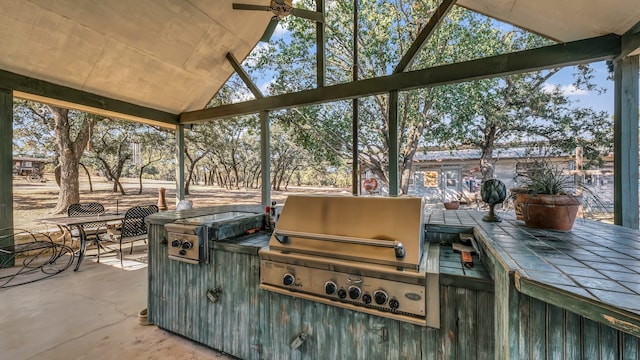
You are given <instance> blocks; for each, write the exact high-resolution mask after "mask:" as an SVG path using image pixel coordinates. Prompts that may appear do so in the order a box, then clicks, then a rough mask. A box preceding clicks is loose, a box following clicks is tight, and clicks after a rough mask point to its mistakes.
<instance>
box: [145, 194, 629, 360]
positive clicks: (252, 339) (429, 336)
mask: <svg viewBox="0 0 640 360" xmlns="http://www.w3.org/2000/svg"><path fill="white" fill-rule="evenodd" d="M247 210H253V211H256V212H260V211H261V209H260V208H259V207H257V206H256V207H248V206H243V205H238V206H222V207H215V208H202V209H192V210H185V211H177V212H176V211H168V212H162V213H159V214H156V215H153V216H151V217H149V218H148V220H147V222H148V223H149V224H150V229H149V240H150V241H149V294H148V302H149V304H148V316H149V321H150V322H152V323H154V324H156V325H157V326H159V327H160V328H163V329H166V330H169V331H171V332H174V333H177V334H180V335H183V336H185V337H187V338H190V339H192V340H194V341H197V342H199V343H202V344H205V345H207V346H210V347H212V348H215V349H218V350H221V351H223V352H226V353H229V354H231V355H234V356H237V357H239V358H243V359H297V358H299V359H396V358H405V359H420V358H422V359H440V358H446V359H494V358H496V359H540V358H545V357H549V358H557V359H576V358H594V359H609V358H611V359H616V358H620V359H639V358H640V344H639V341H638V334H639V331H638V329H640V321H639V318H640V315H639V314H640V310H638V308H637V307H639V306H640V300H638V292H639V291H640V289H638V286H640V285H639V284H640V277H639V275H638V273H639V272H640V271H639V270H638V265H637V264H638V261H639V260H638V258H640V250H639V249H640V245H639V244H640V241H639V240H638V239H640V233H639V232H638V231H633V230H629V229H625V228H621V227H616V226H611V225H605V224H600V223H595V222H590V221H578V222H577V223H576V225H575V226H574V229H573V230H572V231H571V232H569V233H556V232H546V231H540V230H533V229H529V228H527V227H525V226H524V225H523V224H521V223H520V222H518V221H515V220H511V219H506V220H504V221H503V222H502V223H485V222H483V221H482V220H481V218H482V216H483V215H484V214H483V213H480V212H472V211H469V212H468V211H438V212H433V213H428V214H425V216H424V222H425V225H424V228H425V229H426V232H425V239H426V240H425V241H427V242H428V243H429V246H425V249H424V251H429V249H433V248H434V247H435V246H437V248H439V252H440V254H439V266H438V268H439V296H438V298H439V309H440V314H439V315H440V316H439V317H440V319H439V324H440V328H439V329H437V328H432V327H427V326H422V325H415V324H412V323H408V322H406V321H400V320H396V319H393V318H388V317H384V316H377V315H375V314H370V313H365V312H361V311H355V310H352V309H349V308H343V307H339V306H334V305H330V304H325V303H321V302H317V301H312V300H308V299H304V298H300V297H293V296H289V295H286V294H280V293H277V292H272V291H266V290H264V289H261V288H260V280H261V279H260V257H259V250H260V249H261V248H263V247H264V246H266V245H267V244H268V242H269V238H270V235H271V234H270V232H269V231H265V230H262V231H259V232H256V233H252V234H246V235H240V236H237V237H234V238H231V239H226V240H223V241H213V242H210V243H209V244H208V247H209V254H208V263H206V264H191V263H187V262H181V261H176V260H171V259H169V257H168V247H170V246H171V245H170V244H169V242H170V241H171V240H170V239H168V237H167V232H166V230H165V227H164V224H166V223H171V222H174V221H175V220H179V219H184V218H192V217H198V216H203V215H208V214H213V213H219V212H235V211H247ZM460 233H467V234H469V233H471V234H473V235H474V237H475V242H476V246H477V248H478V251H479V252H480V255H481V258H482V259H483V263H481V262H480V261H479V259H478V257H477V256H476V255H474V258H473V260H474V266H473V268H471V269H469V268H465V267H463V266H462V265H461V263H460V262H459V256H460V255H459V254H458V253H454V252H453V250H452V249H451V247H449V246H448V245H450V244H451V243H452V242H456V241H457V239H459V234H460ZM616 249H617V250H616ZM485 266H486V269H485ZM489 274H490V275H489ZM492 278H493V279H492ZM609 294H610V295H609Z"/></svg>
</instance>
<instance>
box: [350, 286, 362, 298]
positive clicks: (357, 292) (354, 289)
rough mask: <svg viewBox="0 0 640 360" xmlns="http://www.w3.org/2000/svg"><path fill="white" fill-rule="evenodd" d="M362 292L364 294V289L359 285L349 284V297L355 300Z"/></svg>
mask: <svg viewBox="0 0 640 360" xmlns="http://www.w3.org/2000/svg"><path fill="white" fill-rule="evenodd" d="M361 294H362V290H360V288H359V287H357V286H349V297H350V298H352V299H353V300H355V299H357V298H359V297H360V295H361Z"/></svg>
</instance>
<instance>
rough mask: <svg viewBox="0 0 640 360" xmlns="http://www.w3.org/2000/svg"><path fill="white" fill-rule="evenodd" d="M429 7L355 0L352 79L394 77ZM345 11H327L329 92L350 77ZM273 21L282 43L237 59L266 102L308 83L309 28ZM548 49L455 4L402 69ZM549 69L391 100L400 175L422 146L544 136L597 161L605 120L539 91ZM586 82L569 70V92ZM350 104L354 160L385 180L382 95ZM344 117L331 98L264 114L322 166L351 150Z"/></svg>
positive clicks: (488, 144)
mask: <svg viewBox="0 0 640 360" xmlns="http://www.w3.org/2000/svg"><path fill="white" fill-rule="evenodd" d="M438 4H439V2H436V1H422V2H414V1H408V0H399V1H394V2H387V1H380V0H362V1H360V6H359V9H360V14H359V21H358V24H359V27H360V31H359V34H358V39H357V43H358V52H359V62H358V64H355V65H357V70H358V78H359V79H366V78H373V77H380V76H385V75H389V74H390V73H391V72H393V71H394V69H395V67H396V65H397V64H398V62H399V61H400V59H401V58H402V56H403V55H404V53H405V52H406V51H407V49H408V48H409V46H410V45H411V44H412V42H413V41H414V39H415V38H416V37H417V35H418V33H419V32H420V30H421V29H422V27H423V26H424V24H426V21H427V20H428V19H429V18H430V16H431V14H432V12H433V11H434V10H435V9H436V7H437V5H438ZM314 5H315V3H314V2H313V1H311V0H303V1H300V2H299V3H297V6H301V7H305V8H313V7H314ZM352 9H353V2H351V1H332V2H329V3H328V4H327V12H326V14H325V26H326V37H327V45H326V59H327V61H326V64H327V73H326V78H327V84H328V85H332V84H339V83H344V82H348V81H351V80H352V72H353V68H354V64H353V56H352V52H353V19H352V16H353V15H352ZM282 24H283V25H284V27H285V28H286V30H287V31H289V34H290V36H285V37H283V38H281V39H276V40H273V41H272V42H271V43H270V44H269V45H265V46H260V47H259V48H258V49H256V51H254V52H253V53H252V54H251V56H250V58H249V60H248V61H246V62H245V65H246V66H248V67H249V69H250V71H251V72H252V73H253V74H262V75H264V74H269V75H272V76H273V81H271V82H270V85H269V89H268V90H269V93H270V94H271V95H276V94H283V93H288V92H294V91H301V90H305V89H310V88H313V87H315V86H316V84H315V27H314V25H313V24H312V23H311V22H309V21H308V20H306V19H300V18H296V17H288V18H286V19H285V21H283V22H282ZM552 43H553V42H552V41H550V40H548V39H544V38H542V37H540V36H538V35H535V34H531V33H528V32H526V31H524V30H519V29H515V28H513V27H509V26H505V25H503V24H499V23H497V22H496V21H494V20H491V19H489V18H487V17H484V16H481V15H478V14H475V13H472V12H470V11H468V10H466V9H463V8H461V7H454V8H453V10H452V11H451V12H450V13H449V15H448V16H447V17H446V18H445V19H443V21H442V23H441V24H440V26H439V27H438V28H437V29H436V30H435V32H434V33H433V34H432V36H431V37H430V39H429V40H428V42H427V43H426V44H425V45H424V46H423V48H422V50H421V51H420V52H419V53H418V54H417V56H416V57H415V59H414V61H413V63H412V64H410V66H409V68H408V69H407V70H408V71H410V70H413V69H421V68H427V67H433V66H437V65H442V64H448V63H453V62H460V61H465V60H470V59H476V58H481V57H487V56H492V55H497V54H505V53H509V52H514V51H520V50H524V49H531V48H535V47H541V46H545V45H549V44H552ZM558 70H559V69H553V70H550V71H542V72H533V73H529V74H518V75H512V76H509V77H506V78H502V79H487V80H479V81H473V82H469V83H463V84H455V85H447V86H440V87H437V88H425V89H419V90H412V91H405V92H402V93H400V97H399V101H398V104H399V108H398V122H399V129H398V130H399V135H400V163H401V169H400V170H407V169H409V168H410V167H411V166H412V162H413V156H414V154H415V153H416V151H417V149H418V148H419V147H421V146H422V145H424V144H428V143H437V144H444V145H448V146H451V147H455V146H460V145H472V146H475V147H477V148H480V149H482V150H483V153H484V154H485V155H486V156H487V157H488V158H490V156H491V155H490V154H491V152H492V149H493V147H494V145H495V144H496V142H504V143H508V142H513V143H514V144H515V143H517V142H518V141H519V140H521V139H523V138H529V139H534V140H537V139H546V140H552V141H557V142H559V143H561V146H562V147H563V148H570V147H575V146H576V145H581V146H583V147H584V148H585V154H587V155H588V156H589V157H590V158H594V159H595V158H597V154H598V151H596V150H595V149H600V148H601V147H602V143H603V142H606V141H608V140H609V139H610V132H608V126H607V125H606V123H607V122H606V121H603V116H602V114H596V113H594V112H589V111H587V110H584V109H581V110H574V109H575V105H574V104H571V103H570V102H569V100H568V99H567V97H566V96H564V95H563V94H562V93H561V92H560V91H559V89H554V90H552V91H550V90H549V89H548V85H547V80H548V79H549V78H550V77H552V76H553V75H554V74H555V73H556V72H557V71H558ZM592 80H593V73H592V71H591V69H590V68H589V67H588V66H580V67H577V68H576V81H575V84H574V85H575V86H576V88H579V89H587V90H596V89H595V85H594V84H593V82H592ZM359 103H360V105H359V112H360V115H359V119H358V124H359V129H360V130H359V139H358V140H359V143H358V148H359V156H360V158H359V162H360V164H361V165H362V166H363V167H366V168H369V169H371V170H372V171H373V172H374V173H375V174H376V175H377V176H378V177H379V178H380V179H382V180H383V181H384V182H386V181H387V178H388V169H387V167H388V159H387V158H386V156H387V154H388V152H389V122H388V96H387V94H380V95H374V96H370V97H367V98H362V99H360V100H359ZM351 112H352V110H351V102H350V101H339V102H335V103H332V104H328V105H312V106H305V107H301V108H296V109H288V110H283V111H278V112H274V113H272V117H273V119H274V121H276V122H279V123H281V124H282V125H283V126H284V127H285V128H287V129H291V130H293V131H292V134H293V135H294V140H295V142H296V143H297V144H299V145H300V146H302V147H303V148H305V149H307V150H308V151H310V152H311V153H312V154H313V159H314V160H315V161H319V160H320V159H328V160H329V162H330V163H331V164H338V163H340V160H343V161H344V159H348V158H349V157H350V154H351V151H352V149H351V148H352V144H351V143H352V137H351ZM603 124H605V125H603ZM567 128H568V129H570V131H569V132H567V131H566V129H567ZM567 133H570V136H569V137H568V138H566V139H563V140H562V141H560V140H559V139H558V137H559V136H560V135H558V134H567ZM585 139H587V140H585ZM402 184H403V187H406V186H408V172H407V173H406V174H404V173H403V179H402ZM403 190H405V191H406V189H404V188H403Z"/></svg>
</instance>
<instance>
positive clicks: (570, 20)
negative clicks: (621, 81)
mask: <svg viewBox="0 0 640 360" xmlns="http://www.w3.org/2000/svg"><path fill="white" fill-rule="evenodd" d="M457 4H458V5H460V6H464V7H466V8H469V9H471V10H474V11H476V12H479V13H481V14H485V15H487V16H490V17H492V18H495V19H498V20H501V21H504V22H507V23H510V24H513V25H516V26H518V27H521V28H524V29H527V30H529V31H532V32H535V33H538V34H540V35H543V36H546V37H549V38H551V39H554V40H557V41H561V42H568V41H574V40H581V39H588V38H592V37H596V36H600V35H606V34H617V35H623V34H624V33H626V32H627V31H628V30H629V29H631V28H632V27H633V26H634V25H636V24H637V23H638V22H640V3H638V1H637V0H610V1H602V0H565V1H557V0H460V1H458V2H457Z"/></svg>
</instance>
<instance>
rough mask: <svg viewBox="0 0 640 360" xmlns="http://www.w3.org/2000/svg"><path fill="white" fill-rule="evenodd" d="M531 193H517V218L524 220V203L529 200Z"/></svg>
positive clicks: (515, 199) (514, 199)
mask: <svg viewBox="0 0 640 360" xmlns="http://www.w3.org/2000/svg"><path fill="white" fill-rule="evenodd" d="M528 197H529V194H515V198H513V209H514V210H515V212H516V220H524V204H525V202H527V198H528Z"/></svg>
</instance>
